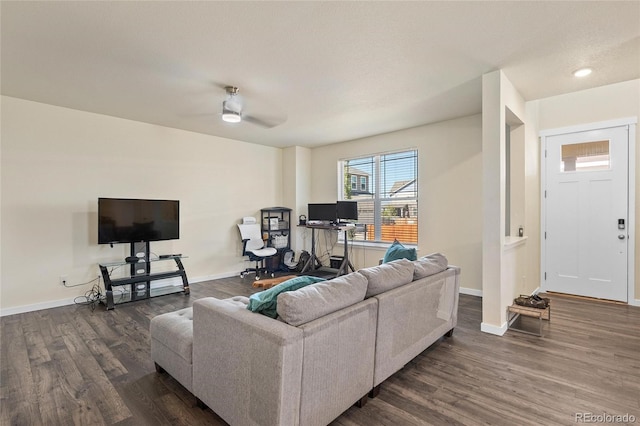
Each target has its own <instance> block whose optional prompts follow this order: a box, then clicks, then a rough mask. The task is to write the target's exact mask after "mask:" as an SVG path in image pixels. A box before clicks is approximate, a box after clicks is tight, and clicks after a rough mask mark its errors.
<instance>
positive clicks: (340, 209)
mask: <svg viewBox="0 0 640 426" xmlns="http://www.w3.org/2000/svg"><path fill="white" fill-rule="evenodd" d="M336 214H337V216H338V220H358V202H357V201H338V202H337V203H336Z"/></svg>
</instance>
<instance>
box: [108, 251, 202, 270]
mask: <svg viewBox="0 0 640 426" xmlns="http://www.w3.org/2000/svg"><path fill="white" fill-rule="evenodd" d="M161 256H162V257H159V256H156V257H151V258H150V259H149V260H147V259H145V258H140V260H139V261H138V262H127V261H126V260H124V259H123V260H114V261H111V262H100V263H99V264H98V265H99V266H105V267H107V268H113V267H116V266H126V265H139V264H144V263H145V262H151V263H153V262H162V261H163V260H174V259H188V258H189V256H183V255H173V254H171V255H161Z"/></svg>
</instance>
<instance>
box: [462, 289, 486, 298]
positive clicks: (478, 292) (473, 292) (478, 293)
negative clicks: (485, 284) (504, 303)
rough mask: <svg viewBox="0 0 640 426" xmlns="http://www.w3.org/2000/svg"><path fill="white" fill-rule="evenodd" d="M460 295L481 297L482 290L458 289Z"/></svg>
mask: <svg viewBox="0 0 640 426" xmlns="http://www.w3.org/2000/svg"><path fill="white" fill-rule="evenodd" d="M460 294H468V295H469V296H478V297H482V290H478V289H475V288H466V287H460Z"/></svg>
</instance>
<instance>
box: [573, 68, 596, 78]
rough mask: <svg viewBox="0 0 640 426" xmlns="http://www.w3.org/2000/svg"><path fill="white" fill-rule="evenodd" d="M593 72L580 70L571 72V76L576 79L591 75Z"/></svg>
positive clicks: (585, 69)
mask: <svg viewBox="0 0 640 426" xmlns="http://www.w3.org/2000/svg"><path fill="white" fill-rule="evenodd" d="M592 71H593V70H592V69H591V68H580V69H579V70H576V71H574V72H573V75H574V76H576V77H586V76H588V75H589V74H591V72H592Z"/></svg>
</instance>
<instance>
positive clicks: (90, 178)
mask: <svg viewBox="0 0 640 426" xmlns="http://www.w3.org/2000/svg"><path fill="white" fill-rule="evenodd" d="M1 108H2V110H1V111H2V133H1V136H2V158H1V161H2V163H1V165H2V168H1V185H2V186H1V194H2V204H1V218H2V222H1V233H0V235H1V246H2V259H1V269H0V270H1V281H0V284H1V296H2V299H1V305H0V306H1V308H2V309H3V313H5V314H6V312H7V311H8V312H13V311H20V309H22V308H20V307H24V306H32V307H33V306H35V307H47V306H55V305H56V304H63V303H67V302H68V301H69V300H71V299H73V297H75V296H78V295H81V294H84V293H85V291H87V290H88V289H89V288H90V286H84V287H78V288H73V289H67V288H63V287H61V286H60V285H59V283H58V280H59V277H60V276H61V275H66V276H68V279H69V282H70V283H71V284H74V283H80V282H84V281H87V280H90V279H92V278H95V277H97V276H98V268H97V263H98V262H100V261H107V260H116V259H122V258H124V257H125V256H127V255H128V249H129V246H128V245H127V244H122V245H116V246H115V247H114V248H110V247H109V246H108V245H98V244H97V199H98V197H123V198H158V199H177V200H180V214H181V220H180V225H181V229H180V232H181V235H180V239H179V240H175V241H167V242H157V243H152V244H151V250H152V251H153V252H156V253H158V254H160V253H183V254H185V255H188V256H189V258H188V259H185V261H184V264H185V268H186V271H187V275H188V277H189V279H190V281H197V280H202V279H206V278H214V277H222V276H228V275H231V274H235V273H237V272H239V271H240V270H241V269H243V268H244V267H246V266H247V263H246V262H245V261H244V259H243V257H242V255H241V243H240V241H239V234H238V230H237V227H236V224H237V223H238V221H239V219H240V218H241V217H243V216H248V215H254V216H258V215H259V213H260V208H262V207H268V206H274V205H279V204H281V203H282V197H283V194H282V191H283V183H282V180H283V179H282V150H281V149H279V148H270V147H265V146H261V145H255V144H249V143H244V142H239V141H234V140H229V139H224V138H219V137H213V136H207V135H202V134H197V133H192V132H186V131H182V130H176V129H171V128H165V127H160V126H156V125H150V124H145V123H140V122H135V121H130V120H124V119H120V118H114V117H109V116H104V115H98V114H92V113H87V112H82V111H76V110H71V109H66V108H60V107H55V106H51V105H45V104H40V103H35V102H30V101H25V100H21V99H16V98H11V97H4V96H3V97H2V104H1Z"/></svg>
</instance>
